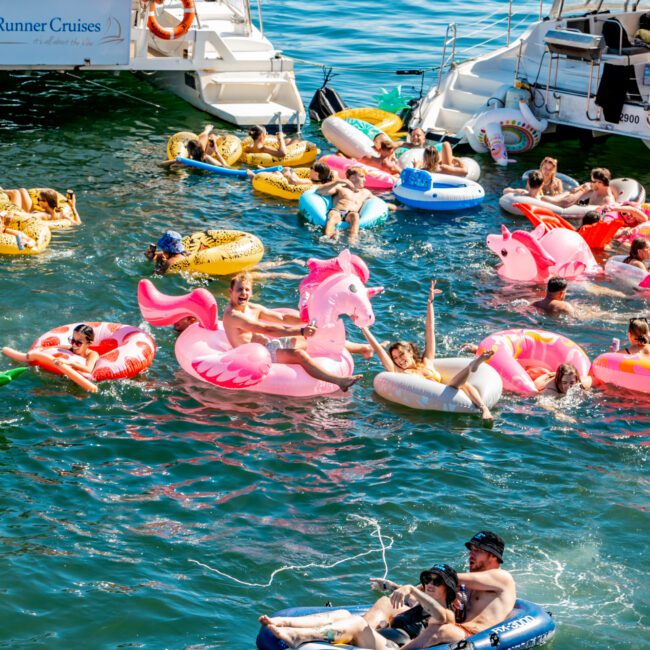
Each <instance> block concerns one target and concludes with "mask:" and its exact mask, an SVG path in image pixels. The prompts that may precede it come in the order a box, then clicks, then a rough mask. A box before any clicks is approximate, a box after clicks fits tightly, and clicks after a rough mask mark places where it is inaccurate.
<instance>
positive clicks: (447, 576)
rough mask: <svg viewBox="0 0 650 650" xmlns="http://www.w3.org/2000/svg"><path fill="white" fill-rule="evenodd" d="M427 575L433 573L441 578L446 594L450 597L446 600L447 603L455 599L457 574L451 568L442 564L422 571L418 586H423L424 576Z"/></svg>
mask: <svg viewBox="0 0 650 650" xmlns="http://www.w3.org/2000/svg"><path fill="white" fill-rule="evenodd" d="M427 573H435V574H437V575H439V576H440V577H441V578H442V581H443V582H444V583H445V586H446V587H447V589H448V591H447V593H448V594H449V595H450V596H451V597H448V598H447V600H448V601H449V602H451V601H453V600H454V598H456V594H457V593H458V574H457V573H456V571H455V570H454V569H453V568H452V567H450V566H449V565H448V564H443V563H442V562H440V563H438V564H434V565H433V566H432V567H431V568H430V569H428V570H427V571H422V573H420V584H424V576H425V575H426V574H427ZM450 592H451V593H450Z"/></svg>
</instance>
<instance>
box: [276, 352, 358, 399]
mask: <svg viewBox="0 0 650 650" xmlns="http://www.w3.org/2000/svg"><path fill="white" fill-rule="evenodd" d="M278 362H279V363H298V364H300V365H301V366H302V367H303V368H304V369H305V372H306V373H307V374H308V375H310V376H311V377H313V378H314V379H319V380H320V381H327V382H329V383H330V384H335V385H336V386H338V387H339V388H340V389H341V390H342V391H343V392H345V391H347V390H348V389H349V388H350V387H351V386H353V385H354V384H356V382H358V381H359V379H361V377H363V375H352V376H351V377H338V376H337V375H332V374H331V373H329V372H327V370H324V369H323V368H321V367H320V366H319V365H318V364H317V363H316V362H315V361H314V360H313V359H312V358H311V357H310V356H309V354H307V352H305V351H304V350H278Z"/></svg>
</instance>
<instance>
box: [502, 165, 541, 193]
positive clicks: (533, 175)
mask: <svg viewBox="0 0 650 650" xmlns="http://www.w3.org/2000/svg"><path fill="white" fill-rule="evenodd" d="M543 185H544V177H543V176H542V172H540V171H538V170H535V171H532V172H530V174H528V178H527V179H526V189H523V188H521V187H506V189H505V190H503V193H504V194H520V195H522V196H529V197H530V198H531V199H541V198H542V186H543Z"/></svg>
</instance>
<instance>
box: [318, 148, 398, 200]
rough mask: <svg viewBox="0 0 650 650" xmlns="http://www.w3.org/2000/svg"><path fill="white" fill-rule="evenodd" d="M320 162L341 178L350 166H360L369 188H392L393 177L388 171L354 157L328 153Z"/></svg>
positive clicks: (381, 190) (379, 190) (374, 189)
mask: <svg viewBox="0 0 650 650" xmlns="http://www.w3.org/2000/svg"><path fill="white" fill-rule="evenodd" d="M320 162H324V163H326V164H327V165H328V166H329V168H330V169H333V170H334V171H336V172H337V173H338V175H339V176H340V177H341V178H345V172H346V171H347V170H348V169H350V167H361V169H363V171H364V172H365V173H366V187H367V188H368V189H369V190H373V191H378V192H385V191H386V190H392V189H393V185H394V184H395V178H394V177H393V176H391V175H390V174H389V173H388V172H385V171H383V170H382V169H377V167H371V166H370V165H366V164H364V163H362V162H359V161H358V160H355V159H354V158H346V157H345V156H337V155H335V154H329V155H327V156H323V157H322V158H321V159H320Z"/></svg>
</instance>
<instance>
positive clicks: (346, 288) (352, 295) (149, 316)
mask: <svg viewBox="0 0 650 650" xmlns="http://www.w3.org/2000/svg"><path fill="white" fill-rule="evenodd" d="M307 265H308V268H309V274H308V275H307V277H306V278H304V279H303V281H302V282H301V283H300V302H299V312H297V311H295V310H289V309H285V310H284V311H286V312H291V313H296V314H298V313H299V315H300V317H301V319H302V320H303V321H304V322H305V324H307V323H310V324H313V325H314V326H315V327H316V333H315V334H314V336H310V337H309V338H308V339H307V353H308V354H309V355H310V356H311V357H312V358H313V359H314V361H315V362H316V363H318V364H319V365H320V366H321V367H322V368H323V369H325V370H326V371H328V372H330V373H332V374H334V375H337V376H340V377H348V376H350V375H351V374H352V373H353V371H354V361H353V360H352V357H351V356H350V353H349V352H348V351H347V350H346V348H345V326H344V325H343V321H342V320H341V318H340V316H341V315H343V314H346V315H348V316H350V318H351V319H352V321H353V322H354V323H355V325H357V326H358V327H370V326H371V325H372V324H373V323H374V322H375V315H374V313H373V310H372V306H371V305H370V298H371V297H372V296H374V295H376V294H377V293H379V292H380V291H382V289H383V287H366V286H365V285H366V283H367V282H368V279H369V277H370V272H369V271H368V267H367V266H366V264H365V262H364V261H363V260H362V259H361V258H360V257H358V256H356V255H351V254H350V251H348V250H345V251H343V252H342V253H341V254H340V255H339V256H338V257H336V258H333V259H329V260H317V259H310V260H309V261H308V262H307ZM138 303H139V305H140V311H141V312H142V315H143V316H144V319H145V320H146V321H147V322H148V323H150V324H151V325H173V324H174V323H176V322H178V321H179V320H180V319H182V318H185V317H187V316H194V317H195V318H196V319H197V322H196V323H193V324H192V325H190V326H189V327H188V328H187V329H186V330H184V331H183V332H182V333H181V334H180V336H179V337H178V339H177V340H176V348H175V352H176V358H177V359H178V362H179V363H180V365H181V367H182V368H183V370H185V371H186V372H187V373H189V374H190V375H192V376H193V377H196V378H197V379H200V380H201V381H205V382H207V383H209V384H213V385H215V386H220V387H222V388H230V389H236V390H249V391H256V392H259V393H269V394H272V395H288V396H293V397H308V396H312V395H321V394H325V393H332V392H335V391H337V390H338V387H337V386H335V385H334V384H331V383H329V382H326V381H320V380H318V379H314V378H313V377H311V376H309V375H308V374H307V372H306V371H305V370H304V369H303V368H302V367H301V366H299V365H297V364H282V363H272V361H271V355H270V353H269V351H268V349H267V348H266V347H265V346H264V345H261V344H259V343H246V344H244V345H240V346H239V347H236V348H233V347H232V346H231V345H230V343H229V342H228V339H227V337H226V334H225V332H224V330H223V326H222V324H221V323H220V322H219V320H218V315H217V302H216V300H215V297H214V296H213V295H212V294H211V293H210V292H209V291H208V290H207V289H203V288H200V289H195V290H194V291H192V292H191V293H189V294H185V295H183V296H166V295H164V294H162V293H161V292H160V291H158V290H157V289H156V288H155V287H154V285H153V283H152V282H151V281H150V280H141V281H140V284H139V285H138Z"/></svg>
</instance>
